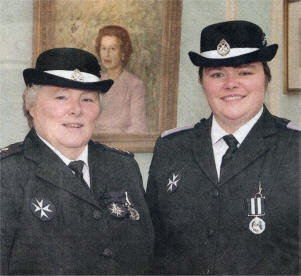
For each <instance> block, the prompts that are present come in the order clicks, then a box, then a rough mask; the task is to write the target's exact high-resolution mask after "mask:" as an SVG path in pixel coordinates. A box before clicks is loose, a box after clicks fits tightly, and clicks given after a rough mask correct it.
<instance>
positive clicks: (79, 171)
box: [68, 160, 87, 185]
mask: <svg viewBox="0 0 301 276" xmlns="http://www.w3.org/2000/svg"><path fill="white" fill-rule="evenodd" d="M84 164H85V163H84V161H82V160H77V161H71V162H70V163H69V165H68V167H69V168H70V169H71V170H72V171H74V174H75V176H76V177H77V178H78V179H79V180H80V181H81V182H82V183H83V184H85V185H87V183H86V181H85V180H84V177H83V167H84Z"/></svg>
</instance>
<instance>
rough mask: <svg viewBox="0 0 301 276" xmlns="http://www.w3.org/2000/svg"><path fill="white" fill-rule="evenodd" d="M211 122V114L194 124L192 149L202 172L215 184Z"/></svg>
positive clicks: (215, 173)
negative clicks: (206, 118)
mask: <svg viewBox="0 0 301 276" xmlns="http://www.w3.org/2000/svg"><path fill="white" fill-rule="evenodd" d="M211 123H212V116H211V117H210V118H209V119H208V120H202V121H201V123H199V124H198V125H197V126H196V129H195V133H194V135H195V136H196V137H195V139H193V147H192V150H193V156H194V158H195V160H196V162H197V164H198V165H199V167H200V168H201V169H202V171H203V173H204V174H205V175H207V177H208V178H209V179H210V180H211V182H213V183H214V184H215V185H216V184H217V182H218V178H217V172H216V166H215V161H214V156H213V149H212V142H211V135H210V129H211Z"/></svg>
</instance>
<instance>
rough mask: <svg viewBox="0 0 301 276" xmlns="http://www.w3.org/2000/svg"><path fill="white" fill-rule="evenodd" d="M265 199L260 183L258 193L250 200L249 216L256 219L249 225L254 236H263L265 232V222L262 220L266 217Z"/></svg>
mask: <svg viewBox="0 0 301 276" xmlns="http://www.w3.org/2000/svg"><path fill="white" fill-rule="evenodd" d="M264 199H265V197H264V196H263V195H262V188H261V183H260V182H259V191H258V193H256V194H255V196H254V197H253V198H250V199H248V211H249V212H248V216H251V217H254V218H253V219H252V220H251V221H250V223H249V229H250V231H251V232H252V233H254V234H261V233H263V231H264V230H265V222H264V220H263V219H262V218H260V217H263V216H264V215H265V212H264Z"/></svg>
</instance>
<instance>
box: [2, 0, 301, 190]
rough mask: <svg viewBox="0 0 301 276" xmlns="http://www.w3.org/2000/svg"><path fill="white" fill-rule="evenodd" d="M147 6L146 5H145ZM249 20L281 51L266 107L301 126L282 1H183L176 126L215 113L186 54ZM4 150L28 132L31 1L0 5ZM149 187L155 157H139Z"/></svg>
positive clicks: (273, 65) (7, 0) (13, 0)
mask: <svg viewBox="0 0 301 276" xmlns="http://www.w3.org/2000/svg"><path fill="white" fill-rule="evenodd" d="M145 1H147V0H145ZM230 19H245V20H250V21H254V22H256V23H257V24H259V25H260V26H261V27H262V28H263V29H264V30H265V32H266V34H267V38H268V42H270V41H272V42H276V43H278V44H279V46H280V48H279V51H278V54H277V56H276V58H275V59H274V60H273V61H272V63H271V68H272V76H273V80H272V83H271V85H270V88H269V91H268V94H267V97H266V104H267V105H268V107H269V108H270V110H271V111H272V112H273V113H274V114H275V115H278V116H282V117H287V118H288V119H291V120H294V121H298V122H299V123H300V122H301V116H300V113H301V111H300V110H301V104H300V96H299V95H284V94H283V93H282V82H283V63H282V58H283V55H282V51H283V43H282V0H183V13H182V37H181V52H180V71H179V95H178V119H177V125H178V126H182V125H191V124H194V123H195V122H197V121H199V120H200V118H202V117H207V116H208V115H209V114H210V109H209V107H208V105H207V103H206V99H205V96H204V94H203V91H202V88H201V86H200V85H199V83H198V78H197V68H196V67H194V66H193V65H192V64H191V62H190V60H189V58H188V55H187V53H188V52H189V51H191V50H192V51H196V52H198V51H199V39H200V31H201V29H202V28H203V27H205V26H206V25H208V24H211V23H215V22H219V21H223V20H230ZM0 23H1V24H0V34H1V38H2V41H1V44H0V64H1V65H0V85H1V90H0V91H1V96H0V124H1V133H0V147H3V146H6V145H8V144H11V143H14V142H17V141H20V140H22V139H23V138H24V136H25V134H26V133H27V131H28V128H27V125H26V121H25V119H24V117H23V114H22V100H21V94H22V91H23V89H24V83H23V78H22V71H23V69H24V68H28V67H31V47H32V42H31V39H32V0H0ZM135 157H136V159H137V161H138V163H139V166H140V169H141V172H142V176H143V179H144V184H146V180H147V172H148V167H149V164H150V161H151V158H152V154H151V153H139V154H135Z"/></svg>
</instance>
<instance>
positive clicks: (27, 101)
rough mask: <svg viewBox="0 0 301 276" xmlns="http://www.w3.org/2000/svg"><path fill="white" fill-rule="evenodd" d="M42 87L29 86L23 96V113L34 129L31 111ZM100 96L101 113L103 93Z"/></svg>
mask: <svg viewBox="0 0 301 276" xmlns="http://www.w3.org/2000/svg"><path fill="white" fill-rule="evenodd" d="M42 87H43V86H42V85H36V84H33V85H32V86H27V87H26V88H25V90H24V92H23V95H22V98H23V113H24V116H25V117H26V119H27V124H28V126H29V127H30V128H32V127H33V126H34V125H33V117H32V116H31V115H30V112H29V110H30V109H31V108H32V107H33V106H34V105H35V104H36V101H37V96H38V94H39V92H40V90H41V88H42ZM98 96H99V107H100V113H101V112H102V110H103V95H102V93H98ZM100 113H99V114H100Z"/></svg>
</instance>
